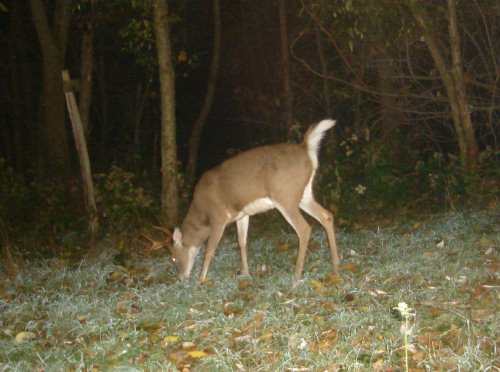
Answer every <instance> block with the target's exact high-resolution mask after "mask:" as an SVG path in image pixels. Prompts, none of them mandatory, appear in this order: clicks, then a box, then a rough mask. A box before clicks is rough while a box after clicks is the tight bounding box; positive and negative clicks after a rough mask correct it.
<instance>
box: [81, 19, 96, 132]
mask: <svg viewBox="0 0 500 372" xmlns="http://www.w3.org/2000/svg"><path fill="white" fill-rule="evenodd" d="M92 39H93V35H92V20H90V21H89V24H88V26H87V28H86V30H85V32H84V34H83V39H82V46H81V57H80V58H81V66H80V96H79V100H78V108H79V110H80V117H81V119H82V127H83V133H84V134H85V138H88V134H89V131H90V127H89V112H90V103H91V101H92V70H93V68H94V47H93V41H92Z"/></svg>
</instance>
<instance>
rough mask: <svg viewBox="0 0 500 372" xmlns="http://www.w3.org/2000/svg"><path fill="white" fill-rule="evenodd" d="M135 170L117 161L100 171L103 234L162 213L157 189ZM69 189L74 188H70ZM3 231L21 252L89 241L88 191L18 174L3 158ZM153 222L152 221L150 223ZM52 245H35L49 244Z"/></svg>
mask: <svg viewBox="0 0 500 372" xmlns="http://www.w3.org/2000/svg"><path fill="white" fill-rule="evenodd" d="M145 178H147V177H146V176H144V175H143V177H142V179H141V184H142V185H143V186H138V184H139V179H138V177H137V176H135V175H134V174H132V173H130V172H127V171H125V170H123V169H121V168H119V167H116V166H113V167H112V168H111V170H110V171H109V172H108V173H101V174H97V175H95V180H96V182H95V192H96V201H97V208H98V213H99V221H100V226H101V229H102V232H103V233H111V232H127V233H130V232H132V231H135V230H137V229H138V228H140V227H142V226H143V225H144V223H145V222H144V221H145V220H146V219H148V220H149V221H154V220H155V216H158V210H159V207H158V202H157V199H155V198H154V197H153V196H152V195H153V194H152V192H151V188H149V189H146V188H145V186H144V185H148V182H144V179H145ZM68 188H69V191H68ZM0 195H1V197H2V200H1V203H0V233H2V234H3V235H6V236H7V237H8V238H9V239H10V240H11V241H13V242H15V243H16V244H17V245H18V247H19V249H20V251H21V253H28V252H30V251H32V250H33V249H36V251H37V252H38V253H40V254H42V255H45V254H46V253H47V254H54V252H53V251H52V249H51V248H50V245H58V244H62V245H64V246H65V250H68V249H69V250H71V247H72V246H73V245H79V244H81V243H82V242H83V241H84V238H85V236H86V235H87V232H86V226H87V223H86V219H85V212H84V208H83V205H82V203H80V202H78V201H80V200H82V190H81V189H80V187H79V186H78V185H77V184H72V185H70V186H68V185H65V184H62V183H56V182H52V181H50V180H46V179H44V178H43V177H41V176H39V175H37V176H36V177H33V179H32V180H31V181H30V182H24V180H23V179H21V178H19V177H16V175H15V173H14V172H13V171H12V169H10V168H7V167H5V162H4V161H1V159H0ZM147 224H149V222H148V223H147ZM46 244H47V245H49V246H47V247H46V248H43V249H42V248H40V247H37V248H34V246H39V245H42V246H45V245H46Z"/></svg>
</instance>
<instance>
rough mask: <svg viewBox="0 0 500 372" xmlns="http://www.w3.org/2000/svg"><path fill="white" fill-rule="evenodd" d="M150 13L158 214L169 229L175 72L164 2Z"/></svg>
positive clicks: (173, 200)
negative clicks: (156, 93)
mask: <svg viewBox="0 0 500 372" xmlns="http://www.w3.org/2000/svg"><path fill="white" fill-rule="evenodd" d="M153 13H154V28H155V35H156V48H157V53H158V68H159V75H160V94H161V127H162V130H161V156H162V167H161V169H162V215H163V219H164V223H165V225H166V226H167V227H169V228H170V227H173V226H175V225H176V224H177V216H178V203H179V202H178V198H179V192H178V184H177V142H176V127H175V72H174V65H173V63H172V51H171V44H170V32H169V27H168V7H167V3H166V1H165V0H154V3H153Z"/></svg>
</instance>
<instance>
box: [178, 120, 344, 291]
mask: <svg viewBox="0 0 500 372" xmlns="http://www.w3.org/2000/svg"><path fill="white" fill-rule="evenodd" d="M334 125H335V121H333V120H323V121H321V122H319V123H318V124H316V125H312V126H311V127H310V128H309V129H308V130H307V132H306V134H305V136H304V140H303V141H302V143H300V144H287V143H282V144H277V145H268V146H262V147H258V148H255V149H253V150H249V151H245V152H242V153H240V154H238V155H236V156H235V157H233V158H230V159H228V160H226V161H224V162H223V163H222V164H220V165H219V166H217V167H215V168H214V169H212V170H209V171H207V172H205V173H204V174H203V176H202V177H201V179H200V181H199V182H198V184H197V186H196V188H195V190H194V196H193V201H192V202H191V205H190V207H189V210H188V213H187V215H186V217H185V219H184V221H183V223H182V225H181V227H180V228H176V229H175V230H174V233H173V235H172V237H173V245H168V247H169V249H170V251H171V253H172V258H173V260H174V262H175V265H176V267H177V274H178V276H179V278H180V279H187V278H189V276H190V274H191V270H192V268H193V263H194V260H195V257H196V256H197V254H198V252H199V251H200V247H201V245H202V243H203V242H204V241H205V240H206V239H208V242H207V246H206V249H205V258H204V261H203V266H202V268H201V273H200V282H203V281H205V278H206V275H207V271H208V267H209V265H210V261H211V260H212V258H213V256H214V252H215V249H216V248H217V245H218V244H219V241H220V239H221V237H222V234H223V232H224V228H225V227H226V226H227V225H228V224H229V223H231V222H236V227H237V233H238V244H239V246H240V250H241V273H242V274H244V275H248V274H249V272H248V263H247V248H246V246H247V232H248V225H249V220H250V216H252V215H254V214H256V213H261V212H265V211H268V210H270V209H273V208H276V209H278V210H279V212H280V213H281V214H282V215H283V217H284V218H285V219H286V220H287V222H288V223H289V224H290V225H291V226H292V227H293V229H294V230H295V232H296V233H297V236H298V238H299V251H298V255H297V262H296V264H295V274H296V276H297V277H298V278H300V277H301V275H302V271H303V268H304V259H305V256H306V250H307V243H308V241H309V236H310V234H311V227H310V226H309V224H308V223H307V222H306V220H305V219H304V217H303V216H302V214H301V213H300V209H302V210H303V211H304V212H306V213H307V214H309V215H311V216H312V217H314V218H315V219H316V220H318V221H319V223H321V225H323V227H324V228H325V230H326V234H327V236H328V242H329V245H330V255H331V259H332V263H333V268H334V271H335V272H338V269H339V256H338V252H337V244H336V241H335V232H334V223H333V215H332V213H331V212H330V211H328V210H326V209H325V208H323V207H322V206H321V205H319V204H318V202H316V200H315V199H314V195H313V187H312V185H313V180H314V175H315V173H316V169H317V168H318V150H319V146H320V141H321V139H322V138H323V136H324V133H325V132H326V131H327V130H328V129H330V128H332V127H333V126H334Z"/></svg>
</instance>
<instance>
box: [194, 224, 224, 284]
mask: <svg viewBox="0 0 500 372" xmlns="http://www.w3.org/2000/svg"><path fill="white" fill-rule="evenodd" d="M224 227H225V226H224V225H221V226H216V227H215V226H214V227H213V228H212V233H211V234H210V236H209V238H208V242H207V247H206V248H205V257H204V259H203V266H202V267H201V272H200V283H203V282H204V281H205V278H206V276H207V271H208V267H209V266H210V261H212V258H213V257H214V252H215V249H216V248H217V245H218V244H219V242H220V239H221V238H222V233H223V232H224Z"/></svg>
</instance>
